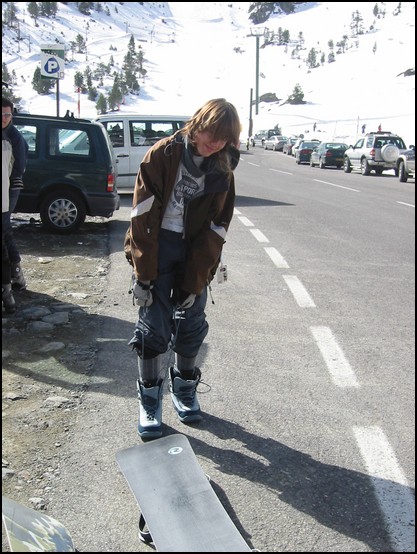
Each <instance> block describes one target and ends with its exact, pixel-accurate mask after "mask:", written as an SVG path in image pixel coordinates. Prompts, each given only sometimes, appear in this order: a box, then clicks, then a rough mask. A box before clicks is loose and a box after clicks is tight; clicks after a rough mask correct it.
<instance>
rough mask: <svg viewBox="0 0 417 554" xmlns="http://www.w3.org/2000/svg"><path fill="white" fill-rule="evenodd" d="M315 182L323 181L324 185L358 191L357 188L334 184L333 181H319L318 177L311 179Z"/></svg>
mask: <svg viewBox="0 0 417 554" xmlns="http://www.w3.org/2000/svg"><path fill="white" fill-rule="evenodd" d="M313 181H316V183H323V184H324V185H330V186H331V187H338V188H339V189H346V190H353V192H360V190H358V189H351V188H350V187H342V185H335V184H334V183H328V182H327V181H320V180H319V179H313Z"/></svg>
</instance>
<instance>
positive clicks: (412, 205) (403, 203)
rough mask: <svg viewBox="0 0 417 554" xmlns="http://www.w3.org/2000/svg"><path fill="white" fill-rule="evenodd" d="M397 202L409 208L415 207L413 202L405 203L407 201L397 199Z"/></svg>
mask: <svg viewBox="0 0 417 554" xmlns="http://www.w3.org/2000/svg"><path fill="white" fill-rule="evenodd" d="M397 204H402V205H403V206H410V208H415V206H414V204H407V202H400V201H399V200H397Z"/></svg>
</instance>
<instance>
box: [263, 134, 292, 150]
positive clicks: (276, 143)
mask: <svg viewBox="0 0 417 554" xmlns="http://www.w3.org/2000/svg"><path fill="white" fill-rule="evenodd" d="M286 142H287V137H283V136H282V135H272V136H271V137H269V138H267V139H265V140H264V149H265V150H275V152H282V149H283V147H284V144H285V143H286Z"/></svg>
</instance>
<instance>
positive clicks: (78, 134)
mask: <svg viewBox="0 0 417 554" xmlns="http://www.w3.org/2000/svg"><path fill="white" fill-rule="evenodd" d="M46 140H47V152H48V154H49V156H66V155H71V156H82V157H87V156H90V154H91V151H90V139H89V136H88V134H87V132H86V131H84V130H80V129H68V128H66V127H65V128H63V127H58V126H50V127H49V128H48V132H47V139H46Z"/></svg>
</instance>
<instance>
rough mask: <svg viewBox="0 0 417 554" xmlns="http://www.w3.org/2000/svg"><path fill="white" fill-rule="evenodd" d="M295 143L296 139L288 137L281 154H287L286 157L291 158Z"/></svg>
mask: <svg viewBox="0 0 417 554" xmlns="http://www.w3.org/2000/svg"><path fill="white" fill-rule="evenodd" d="M296 141H297V137H289V138H287V142H286V143H285V144H284V146H283V147H282V153H283V154H287V156H291V154H292V147H293V146H294V144H295V143H296Z"/></svg>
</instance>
